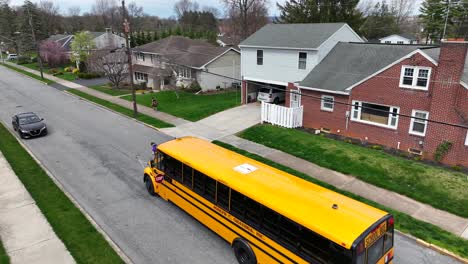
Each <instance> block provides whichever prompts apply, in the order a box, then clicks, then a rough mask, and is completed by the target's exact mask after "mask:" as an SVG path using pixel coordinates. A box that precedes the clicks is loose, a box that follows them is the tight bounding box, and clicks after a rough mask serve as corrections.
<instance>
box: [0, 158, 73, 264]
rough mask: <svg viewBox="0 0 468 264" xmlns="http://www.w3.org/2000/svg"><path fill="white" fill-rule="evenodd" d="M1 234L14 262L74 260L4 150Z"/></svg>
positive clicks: (65, 262)
mask: <svg viewBox="0 0 468 264" xmlns="http://www.w3.org/2000/svg"><path fill="white" fill-rule="evenodd" d="M0 237H1V239H2V242H3V246H4V247H5V250H6V253H7V254H8V255H9V256H10V261H11V263H12V264H15V263H18V264H20V263H21V264H22V263H38V264H53V263H57V264H68V263H75V260H74V259H73V257H72V256H71V255H70V252H68V250H67V249H66V248H65V245H64V244H63V243H62V241H61V240H60V239H59V238H58V237H57V235H56V234H55V233H54V231H53V230H52V227H51V226H50V225H49V223H48V222H47V220H46V219H45V217H44V215H43V214H42V212H41V211H40V210H39V208H38V207H37V206H36V203H35V202H34V200H33V199H32V198H31V196H30V195H29V193H28V192H27V190H26V189H25V187H24V186H23V184H22V183H21V182H20V180H19V179H18V177H17V176H16V175H15V173H14V172H13V170H12V169H11V167H10V165H9V164H8V162H7V161H6V160H5V157H4V156H3V154H2V153H1V152H0Z"/></svg>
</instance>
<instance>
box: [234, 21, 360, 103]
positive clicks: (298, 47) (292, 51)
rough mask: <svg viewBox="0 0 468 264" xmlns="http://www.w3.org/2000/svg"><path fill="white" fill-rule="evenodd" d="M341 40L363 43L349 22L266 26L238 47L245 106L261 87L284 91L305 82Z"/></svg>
mask: <svg viewBox="0 0 468 264" xmlns="http://www.w3.org/2000/svg"><path fill="white" fill-rule="evenodd" d="M340 41H346V42H363V40H362V39H361V38H360V37H359V35H358V34H356V32H354V31H353V30H352V29H351V27H349V26H348V25H347V24H346V23H321V24H268V25H266V26H264V27H263V28H261V29H260V30H258V31H257V32H255V33H254V34H252V35H251V36H250V37H248V38H247V39H245V40H244V41H243V42H242V43H241V44H239V47H240V49H241V69H242V73H241V75H242V79H243V80H245V81H244V82H243V83H242V85H243V87H242V103H246V102H248V101H251V100H252V99H254V98H256V94H257V91H258V89H259V88H261V87H262V86H265V85H268V86H269V87H278V88H279V89H280V90H285V89H286V86H287V85H288V83H289V82H299V81H302V80H303V79H304V78H305V77H306V76H307V74H309V72H310V71H311V70H312V69H314V67H315V66H316V65H317V64H319V63H320V62H321V61H322V60H323V59H324V58H325V57H326V56H327V54H328V53H329V52H330V50H332V49H333V48H334V47H335V45H336V44H337V43H338V42H340Z"/></svg>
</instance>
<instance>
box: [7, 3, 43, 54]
mask: <svg viewBox="0 0 468 264" xmlns="http://www.w3.org/2000/svg"><path fill="white" fill-rule="evenodd" d="M20 12H21V15H18V16H17V20H16V23H17V28H16V29H17V31H18V32H20V33H19V35H18V37H17V41H18V48H19V53H25V52H28V51H35V50H36V43H35V42H34V41H33V37H32V29H31V24H30V22H31V23H32V27H33V29H34V34H35V37H36V41H37V42H39V41H40V40H43V39H44V38H45V37H46V36H45V35H44V30H43V28H42V23H41V19H40V15H39V11H38V9H37V6H36V5H35V4H33V3H32V2H30V1H25V2H24V4H23V6H22V7H21V10H20ZM10 25H11V23H10Z"/></svg>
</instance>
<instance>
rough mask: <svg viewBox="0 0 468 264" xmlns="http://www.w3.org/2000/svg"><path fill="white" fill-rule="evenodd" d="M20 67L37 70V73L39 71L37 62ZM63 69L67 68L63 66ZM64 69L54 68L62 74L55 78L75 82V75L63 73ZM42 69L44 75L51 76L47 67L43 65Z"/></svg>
mask: <svg viewBox="0 0 468 264" xmlns="http://www.w3.org/2000/svg"><path fill="white" fill-rule="evenodd" d="M21 66H24V67H28V68H30V69H33V70H37V71H39V70H40V69H39V65H38V63H37V62H34V63H28V64H22V65H21ZM65 67H67V66H65ZM65 67H56V68H54V69H57V70H59V71H61V72H63V74H61V75H55V77H58V78H60V79H64V80H67V81H74V80H76V75H75V74H73V73H71V72H65V71H64V69H65ZM43 69H44V72H45V73H47V74H51V75H52V73H50V68H49V67H47V66H46V65H44V66H43Z"/></svg>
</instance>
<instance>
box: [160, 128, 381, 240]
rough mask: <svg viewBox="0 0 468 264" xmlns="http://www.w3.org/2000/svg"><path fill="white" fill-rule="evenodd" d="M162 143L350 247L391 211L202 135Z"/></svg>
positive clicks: (170, 151) (183, 158) (202, 169)
mask: <svg viewBox="0 0 468 264" xmlns="http://www.w3.org/2000/svg"><path fill="white" fill-rule="evenodd" d="M158 149H160V150H161V151H163V152H164V153H166V154H168V155H170V156H172V157H174V158H176V159H178V160H180V161H182V162H183V163H185V164H187V165H189V166H191V167H192V168H194V169H196V170H198V171H200V172H202V173H204V174H206V175H209V176H210V177H212V178H213V179H215V180H218V181H220V182H222V183H224V184H226V185H227V186H229V187H231V188H232V189H234V190H236V191H238V192H240V193H242V194H244V195H246V196H248V197H250V198H251V199H253V200H256V201H257V202H259V203H261V204H263V205H265V206H267V207H269V208H271V209H272V210H274V211H276V212H278V213H280V214H282V215H284V216H286V217H288V218H289V219H291V220H293V221H295V222H297V223H298V224H301V225H302V226H304V227H307V228H309V229H310V230H312V231H314V232H316V233H318V234H320V235H322V236H324V237H326V238H328V239H330V240H331V241H333V242H335V243H337V244H338V245H341V246H343V247H345V248H347V249H350V248H351V246H352V244H353V242H354V241H355V240H356V239H357V238H358V237H359V236H360V235H361V234H362V233H363V232H364V231H366V229H368V228H369V227H370V226H371V225H373V224H374V223H376V222H377V221H378V220H379V219H381V218H383V217H384V216H386V215H387V213H386V212H384V211H382V210H379V209H377V208H374V207H371V206H368V205H366V204H364V203H361V202H359V201H356V200H354V199H351V198H349V197H347V196H344V195H341V194H339V193H336V192H334V191H331V190H329V189H326V188H323V187H321V186H319V185H316V184H313V183H311V182H308V181H306V180H303V179H301V178H298V177H296V176H293V175H291V174H288V173H286V172H283V171H280V170H278V169H275V168H273V167H271V166H268V165H266V164H263V163H260V162H258V161H255V160H253V159H250V158H248V157H245V156H243V155H240V154H238V153H235V152H233V151H230V150H227V149H225V148H222V147H220V146H217V145H215V144H212V143H210V142H208V141H205V140H202V139H199V138H194V137H184V138H178V139H175V140H171V141H168V142H166V143H163V144H161V145H159V146H158ZM334 204H336V205H337V206H338V208H337V209H333V208H332V206H333V205H334Z"/></svg>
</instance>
